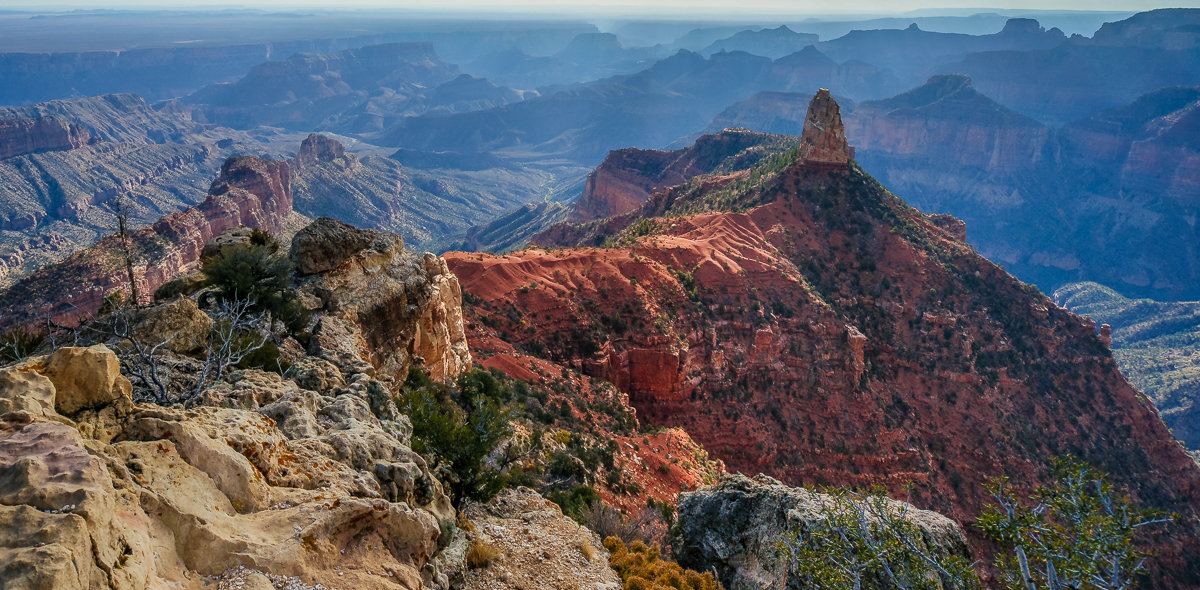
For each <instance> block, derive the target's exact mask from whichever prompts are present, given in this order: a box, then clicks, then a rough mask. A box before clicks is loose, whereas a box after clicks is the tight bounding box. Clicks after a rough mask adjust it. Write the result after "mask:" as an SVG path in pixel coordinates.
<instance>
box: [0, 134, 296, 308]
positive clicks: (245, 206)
mask: <svg viewBox="0 0 1200 590" xmlns="http://www.w3.org/2000/svg"><path fill="white" fill-rule="evenodd" d="M291 212H292V189H291V177H290V173H289V171H288V165H287V164H286V163H284V162H276V161H272V160H264V159H261V158H256V157H251V156H244V157H236V158H230V159H228V160H226V162H225V164H224V166H222V167H221V173H220V176H218V177H217V179H216V180H215V181H214V182H213V184H212V187H211V188H210V189H209V192H208V197H207V198H205V199H204V201H203V202H202V203H200V204H199V205H197V206H195V207H189V208H187V209H184V210H183V211H179V212H177V213H173V214H171V215H168V216H166V217H164V218H162V219H161V220H159V221H158V222H156V223H154V224H153V225H150V226H148V227H146V228H143V229H141V230H138V231H136V232H134V233H133V234H132V238H133V243H134V250H135V259H136V265H135V269H134V271H135V275H136V276H137V277H138V280H139V284H138V289H139V291H140V293H141V294H142V296H143V297H148V295H149V294H150V293H153V292H154V289H156V288H158V287H159V286H160V285H162V284H163V283H166V282H167V281H170V280H172V279H174V278H177V277H180V276H182V275H184V274H186V273H188V272H191V271H193V270H195V269H196V268H197V267H198V265H199V261H200V252H201V250H202V249H203V248H204V244H206V243H207V242H208V241H209V240H210V239H212V238H213V237H214V236H216V235H217V234H219V233H221V232H222V231H224V230H226V229H229V228H231V227H237V226H241V225H244V226H247V227H253V228H259V229H263V230H266V231H269V232H272V233H279V231H280V230H281V229H282V223H283V220H284V219H285V218H286V217H287V216H288V215H289V214H291ZM118 244H119V242H118V239H117V237H116V236H108V237H106V238H104V239H102V240H100V241H99V242H98V243H96V244H95V245H94V246H92V247H90V248H87V249H85V250H81V251H79V252H76V253H75V254H73V255H71V256H69V257H67V258H66V259H65V260H63V261H62V262H59V263H56V264H53V265H50V266H47V267H45V268H43V269H41V270H39V271H37V272H35V273H33V274H31V275H29V276H27V277H25V278H24V279H22V280H21V281H19V282H18V283H17V284H16V285H14V286H13V287H12V288H10V289H9V290H8V291H6V292H4V293H3V294H0V307H2V308H3V309H5V310H6V312H7V313H6V314H5V316H4V317H3V322H4V323H6V324H12V323H17V322H26V323H28V322H31V321H40V320H41V319H42V318H44V317H47V316H48V317H49V318H50V319H52V320H54V321H56V322H59V323H66V324H71V323H74V322H76V321H78V319H79V318H81V317H86V316H89V315H91V314H93V313H95V311H96V310H98V309H99V308H100V305H101V303H102V302H103V301H104V297H105V296H106V295H108V294H110V293H112V292H114V291H116V290H124V291H125V292H126V293H128V282H129V281H128V279H127V278H126V272H125V267H124V266H123V261H122V258H121V256H120V254H119V252H120V248H119V246H118Z"/></svg>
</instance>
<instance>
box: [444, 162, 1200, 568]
mask: <svg viewBox="0 0 1200 590" xmlns="http://www.w3.org/2000/svg"><path fill="white" fill-rule="evenodd" d="M706 194H708V193H706V192H704V191H698V194H697V195H696V198H703V197H704V196H705V195H706ZM676 197H677V199H681V200H682V199H686V198H688V197H687V196H686V195H676ZM763 198H764V199H770V200H769V202H766V203H765V204H761V205H759V206H757V207H753V208H750V209H749V210H748V211H746V212H744V213H730V212H721V211H716V212H709V213H701V214H694V215H689V216H684V217H671V218H659V219H656V220H654V222H655V224H656V225H655V229H653V230H652V231H650V232H649V234H648V235H644V236H641V237H638V238H636V239H634V240H633V241H632V245H629V246H627V247H619V248H604V249H595V248H576V249H567V250H554V251H545V250H540V249H536V248H535V249H529V250H524V251H521V252H518V253H514V254H510V255H506V256H491V255H481V254H460V253H451V254H448V255H446V258H447V261H448V263H449V264H450V268H451V270H452V271H454V272H455V274H457V275H458V276H459V277H460V279H461V280H462V282H463V287H464V290H465V291H466V292H468V293H470V294H472V295H473V296H475V297H478V298H480V299H481V300H482V303H481V304H480V305H478V306H475V307H472V308H470V310H469V312H468V325H469V326H470V328H469V331H471V332H474V331H475V330H477V329H478V327H479V326H481V325H483V324H485V323H486V324H488V325H491V326H495V327H496V328H495V329H496V330H497V333H498V334H499V336H500V337H501V338H505V339H508V340H509V341H512V342H516V343H520V344H522V345H523V346H524V347H526V348H528V349H539V348H540V349H542V350H545V351H546V354H547V356H549V357H550V358H551V359H553V360H556V361H558V362H561V363H563V364H566V365H567V366H571V367H574V368H577V369H579V370H581V371H582V372H583V373H585V374H587V375H590V376H593V377H596V378H600V379H605V380H609V381H611V382H613V383H614V384H616V385H617V386H618V388H620V389H621V390H622V391H625V392H627V393H628V394H629V398H630V402H631V404H632V405H633V406H634V407H635V408H637V410H638V413H639V416H641V417H642V419H643V420H645V421H647V422H649V423H651V424H653V425H657V426H678V427H683V428H684V429H685V430H686V431H687V432H688V433H689V434H690V435H691V436H692V437H694V438H695V439H696V440H698V441H699V442H701V443H702V444H703V445H704V447H705V448H706V449H708V450H709V452H711V453H713V454H714V456H716V457H718V458H720V459H722V460H724V461H725V462H726V463H727V464H728V465H729V466H730V468H731V469H734V470H738V471H742V472H746V473H757V472H764V473H768V474H771V475H774V476H776V477H779V478H780V479H782V480H784V481H786V482H789V483H792V484H839V485H866V484H873V483H883V484H885V485H888V486H889V487H891V488H892V490H893V491H895V492H896V493H902V492H901V488H902V487H903V486H904V484H905V483H906V482H911V483H912V484H913V485H914V486H915V487H914V488H913V497H914V501H915V502H916V503H917V504H918V505H919V506H921V507H924V508H930V509H934V510H938V511H939V512H943V513H945V514H948V515H950V516H952V517H954V518H956V519H958V520H960V521H964V522H969V521H970V520H971V519H972V518H974V516H975V515H977V514H979V511H980V509H981V507H982V505H983V504H984V503H986V502H987V497H986V495H985V493H984V491H983V484H984V482H986V481H987V480H988V479H989V478H991V477H994V476H997V475H1002V474H1003V475H1008V476H1010V477H1011V478H1012V479H1013V480H1014V481H1016V482H1020V483H1021V485H1023V486H1030V487H1032V486H1035V485H1039V484H1045V483H1048V481H1049V478H1050V473H1049V469H1048V464H1049V458H1050V457H1052V456H1056V455H1063V454H1068V453H1072V454H1077V455H1079V456H1081V457H1083V458H1084V459H1085V460H1088V461H1091V462H1093V463H1095V464H1097V465H1098V466H1099V467H1100V468H1102V469H1104V470H1105V471H1107V472H1109V473H1112V474H1113V476H1114V479H1116V480H1117V483H1118V484H1119V485H1122V486H1125V487H1127V488H1129V489H1131V490H1133V491H1134V493H1135V495H1137V496H1139V497H1140V498H1141V499H1143V500H1144V501H1146V502H1148V503H1150V504H1153V505H1157V506H1160V507H1163V508H1166V509H1169V510H1174V511H1177V512H1180V513H1192V512H1193V511H1195V510H1197V509H1200V469H1198V468H1197V466H1196V464H1195V463H1193V462H1192V460H1191V459H1190V457H1188V455H1187V454H1186V452H1185V451H1184V450H1183V449H1182V448H1181V447H1180V446H1179V445H1178V443H1176V442H1175V441H1174V440H1173V438H1172V437H1171V435H1170V433H1169V432H1168V431H1167V429H1166V427H1165V426H1164V425H1163V423H1162V421H1161V420H1160V419H1159V417H1158V415H1157V413H1156V411H1155V410H1154V408H1153V407H1152V405H1151V404H1150V403H1149V401H1148V400H1146V399H1145V398H1144V397H1143V396H1141V395H1139V394H1138V392H1137V391H1136V390H1134V389H1133V388H1132V387H1131V386H1130V385H1129V384H1128V382H1127V381H1126V380H1125V379H1124V377H1122V376H1121V374H1120V373H1119V372H1118V370H1117V368H1116V365H1115V363H1114V362H1113V360H1112V357H1111V354H1110V353H1109V352H1108V350H1107V349H1106V348H1105V347H1104V346H1103V344H1102V343H1101V342H1100V341H1099V339H1098V338H1097V337H1096V334H1095V327H1094V326H1093V325H1091V324H1089V323H1088V322H1086V321H1085V320H1081V319H1080V318H1078V317H1075V316H1073V315H1071V314H1070V313H1068V312H1066V311H1064V310H1062V309H1060V308H1058V307H1057V306H1055V305H1054V304H1053V303H1052V302H1051V301H1050V300H1048V299H1047V298H1046V297H1044V296H1043V295H1041V294H1040V293H1038V292H1037V291H1036V290H1035V289H1033V288H1031V287H1029V286H1026V285H1024V284H1022V283H1020V282H1019V281H1017V280H1016V279H1014V278H1013V277H1011V276H1010V275H1008V274H1006V273H1005V272H1004V271H1003V270H1002V269H1000V268H999V267H996V266H995V265H993V264H991V263H989V262H988V261H986V260H984V259H983V258H981V257H980V256H978V255H977V254H976V253H975V252H974V251H973V250H971V248H970V247H969V246H967V245H965V244H963V243H962V242H960V241H958V240H957V239H955V237H954V236H951V235H950V234H949V233H947V232H945V231H944V230H942V229H940V228H936V227H935V226H934V225H933V223H932V222H931V221H930V220H929V219H928V218H927V217H926V216H924V215H922V214H920V213H919V212H917V211H915V210H912V209H910V208H908V207H906V206H905V205H903V204H902V203H901V202H900V201H899V200H898V199H897V198H896V197H894V196H893V195H891V194H890V193H887V192H886V191H885V190H884V189H883V188H882V187H880V186H879V185H878V184H877V183H875V182H874V181H873V179H870V178H869V177H868V176H866V175H865V174H863V173H862V172H861V171H859V170H857V169H856V168H852V169H850V170H849V171H846V172H839V171H836V170H833V169H830V168H827V167H822V166H818V167H817V168H814V167H813V166H812V165H811V163H807V162H803V161H801V162H799V163H797V164H796V165H794V166H793V167H792V168H791V169H789V170H787V171H786V173H784V174H782V175H781V177H780V178H779V179H778V181H777V183H776V184H773V185H772V186H771V188H768V189H764V196H763ZM469 338H472V339H473V338H475V336H474V335H473V334H472V335H469ZM472 345H473V346H475V344H474V341H472ZM1185 536H1186V535H1183V534H1181V535H1180V536H1179V537H1176V538H1174V539H1172V540H1171V541H1168V545H1170V546H1167V547H1162V548H1160V549H1158V553H1159V555H1160V556H1161V561H1160V563H1161V564H1162V565H1163V567H1164V570H1165V572H1166V573H1164V576H1166V577H1165V578H1164V579H1168V580H1175V581H1176V583H1175V585H1176V586H1180V585H1186V583H1185V581H1186V580H1192V579H1195V576H1196V575H1197V574H1198V572H1196V571H1194V570H1193V569H1190V568H1194V567H1195V566H1194V565H1190V564H1189V563H1187V560H1186V558H1185V557H1184V556H1186V555H1187V554H1188V553H1189V552H1194V551H1195V550H1196V549H1197V548H1196V547H1195V546H1194V544H1193V545H1187V543H1189V542H1190V541H1187V540H1184V538H1185ZM973 542H974V544H975V547H976V549H977V550H980V549H983V548H984V547H985V546H986V543H985V542H983V541H982V539H980V538H979V537H976V538H975V539H974V540H973ZM1168 585H1170V584H1168Z"/></svg>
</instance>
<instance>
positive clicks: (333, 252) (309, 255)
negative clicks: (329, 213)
mask: <svg viewBox="0 0 1200 590" xmlns="http://www.w3.org/2000/svg"><path fill="white" fill-rule="evenodd" d="M379 236H380V232H379V231H378V230H370V229H358V228H355V227H354V226H352V225H348V224H345V223H342V222H340V221H337V220H336V219H330V218H328V217H321V218H318V219H317V220H316V221H314V222H312V223H310V224H309V225H307V226H306V227H304V229H301V230H300V231H299V232H297V233H296V236H295V237H293V238H292V249H291V257H292V262H293V263H294V264H295V265H296V270H297V271H299V272H300V273H301V274H316V273H319V272H325V271H329V270H333V269H334V268H337V267H338V266H340V265H341V264H342V263H343V262H345V261H346V260H347V259H349V258H350V257H351V256H354V255H355V254H357V253H359V252H360V251H362V250H364V249H366V248H368V247H369V246H371V245H372V243H373V242H374V241H375V240H376V238H378V237H379ZM400 246H401V247H403V243H401V244H400Z"/></svg>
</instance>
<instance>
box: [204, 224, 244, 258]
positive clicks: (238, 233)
mask: <svg viewBox="0 0 1200 590" xmlns="http://www.w3.org/2000/svg"><path fill="white" fill-rule="evenodd" d="M253 235H254V230H253V229H251V228H248V227H245V226H238V227H231V228H229V229H227V230H225V231H223V232H221V233H219V234H217V235H216V236H214V237H213V239H211V240H209V241H208V242H207V243H205V244H204V248H203V249H202V250H200V258H211V257H213V256H216V255H217V254H220V253H221V250H222V249H224V248H228V247H231V246H248V245H250V238H251V237H252V236H253Z"/></svg>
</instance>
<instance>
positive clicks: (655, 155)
mask: <svg viewBox="0 0 1200 590" xmlns="http://www.w3.org/2000/svg"><path fill="white" fill-rule="evenodd" d="M794 144H795V140H794V139H791V138H787V137H782V136H778V135H770V134H765V133H753V132H749V131H746V130H744V129H726V130H723V131H720V132H717V133H713V134H711V135H704V136H702V137H700V138H699V139H697V140H696V143H695V144H694V145H692V146H689V147H686V148H683V149H678V150H674V151H660V150H643V149H638V148H626V149H623V150H616V151H613V152H610V153H609V154H608V157H607V158H605V159H604V162H603V163H601V164H600V166H598V167H596V169H595V170H594V171H593V172H592V173H591V174H589V175H588V177H587V183H586V185H585V186H584V189H583V195H582V196H580V197H579V200H578V201H576V202H575V204H574V205H573V206H572V209H571V214H570V216H569V217H568V218H567V220H568V221H570V222H574V223H580V222H584V221H591V220H593V219H600V218H602V217H612V216H614V215H621V214H624V213H629V212H630V211H633V210H634V209H637V208H638V207H639V206H640V205H641V204H642V203H644V202H646V199H648V198H650V195H651V194H652V193H654V191H655V190H656V189H661V188H667V187H671V186H675V185H677V184H682V183H683V182H685V181H687V180H688V179H690V178H692V177H694V176H699V175H701V174H708V173H710V172H713V171H715V170H717V169H719V168H727V169H730V170H732V169H742V168H747V167H749V166H751V165H753V164H754V163H756V162H757V161H758V160H759V159H761V158H762V157H763V155H764V154H767V153H770V152H774V151H779V150H782V149H787V148H788V147H790V146H792V145H794Z"/></svg>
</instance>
